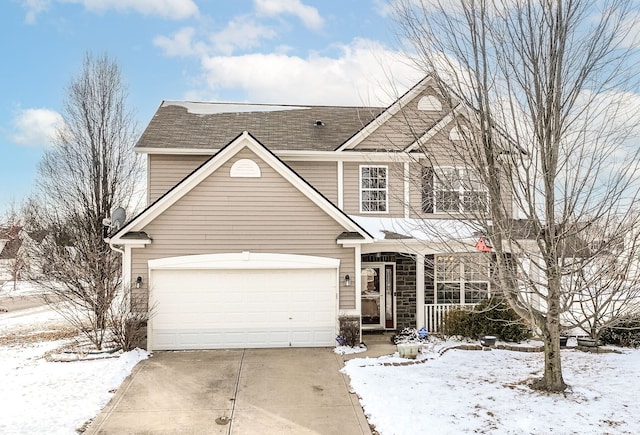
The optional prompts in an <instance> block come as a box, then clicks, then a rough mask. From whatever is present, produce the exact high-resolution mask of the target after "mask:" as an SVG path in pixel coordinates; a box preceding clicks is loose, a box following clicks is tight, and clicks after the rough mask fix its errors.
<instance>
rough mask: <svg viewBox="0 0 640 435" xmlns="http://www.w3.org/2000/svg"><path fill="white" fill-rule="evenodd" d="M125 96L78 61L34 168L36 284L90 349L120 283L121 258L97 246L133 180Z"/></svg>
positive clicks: (98, 64) (88, 60)
mask: <svg viewBox="0 0 640 435" xmlns="http://www.w3.org/2000/svg"><path fill="white" fill-rule="evenodd" d="M126 97H127V91H126V87H125V85H124V84H123V82H122V78H121V72H120V68H119V67H118V65H117V64H116V63H115V62H114V61H113V60H111V59H110V58H109V57H107V56H106V55H104V56H100V57H93V56H91V55H86V57H85V59H84V63H83V68H82V72H81V73H80V75H79V76H78V77H75V78H74V79H72V81H71V84H70V86H69V88H68V92H67V100H66V102H65V106H64V114H63V118H64V127H63V128H62V129H61V130H60V131H58V135H57V139H56V141H55V143H54V146H53V147H52V148H51V149H49V150H48V151H47V152H46V153H45V155H44V157H43V159H42V161H41V163H40V166H39V175H40V176H39V178H38V187H39V202H40V207H39V211H38V214H39V216H38V219H37V221H38V225H39V226H41V227H43V228H45V229H46V230H47V231H49V232H50V237H48V238H47V239H46V240H45V241H44V242H43V243H42V244H41V245H40V246H41V252H40V255H41V256H42V257H43V258H46V260H47V264H48V267H47V272H46V274H45V275H44V276H40V277H39V281H40V282H41V284H42V285H44V286H45V287H46V288H47V291H48V293H47V299H48V300H49V301H50V302H51V303H52V305H53V306H54V307H57V308H58V309H59V310H60V312H61V314H62V315H63V316H64V317H65V318H66V319H67V320H68V321H69V322H71V323H72V324H73V325H74V326H76V327H77V328H78V329H79V330H80V331H82V332H83V333H84V334H85V335H86V336H87V337H88V338H89V339H90V340H91V341H92V342H93V344H94V345H95V346H96V347H97V348H98V349H100V348H101V347H102V344H103V340H104V337H105V331H106V330H107V327H108V318H107V317H108V313H109V308H110V305H111V303H112V301H113V299H114V297H115V295H116V292H117V290H118V288H119V286H120V284H121V282H120V281H121V275H120V266H121V258H120V256H119V254H117V253H115V252H113V251H112V250H111V249H110V248H109V246H108V245H107V244H106V243H105V242H104V240H103V238H104V227H103V224H102V220H103V219H104V218H105V217H108V216H110V214H111V211H112V210H113V209H114V208H115V207H118V206H122V207H124V208H128V207H129V206H130V202H131V201H132V199H133V198H134V192H135V189H136V183H137V182H139V176H140V165H139V162H138V160H137V158H136V157H135V156H134V153H133V152H132V146H133V144H134V140H135V137H136V128H135V122H134V118H133V115H132V113H131V112H129V111H128V110H127V107H126ZM32 220H33V219H32Z"/></svg>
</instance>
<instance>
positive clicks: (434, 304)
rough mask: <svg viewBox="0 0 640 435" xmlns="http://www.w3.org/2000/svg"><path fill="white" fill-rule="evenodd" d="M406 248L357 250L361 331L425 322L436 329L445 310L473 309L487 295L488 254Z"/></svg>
mask: <svg viewBox="0 0 640 435" xmlns="http://www.w3.org/2000/svg"><path fill="white" fill-rule="evenodd" d="M405 248H406V247H405ZM407 251H408V250H406V249H405V250H404V252H402V251H400V250H399V251H396V252H391V251H383V252H369V253H363V254H362V255H361V264H360V270H361V276H360V288H359V292H358V293H359V294H358V298H359V302H360V303H359V313H360V318H361V322H362V329H363V331H367V330H383V331H384V330H401V329H403V328H418V329H419V328H422V327H425V328H426V329H427V331H429V332H430V333H434V332H441V330H442V322H443V319H444V317H445V315H446V313H447V312H448V311H450V310H452V309H459V308H468V309H470V308H473V307H474V306H475V305H476V304H478V303H479V302H481V301H482V300H484V299H486V298H487V297H488V296H489V293H490V284H489V274H490V267H489V263H490V254H486V253H479V252H461V253H447V254H446V255H445V254H432V253H427V254H425V253H423V252H415V251H414V252H407Z"/></svg>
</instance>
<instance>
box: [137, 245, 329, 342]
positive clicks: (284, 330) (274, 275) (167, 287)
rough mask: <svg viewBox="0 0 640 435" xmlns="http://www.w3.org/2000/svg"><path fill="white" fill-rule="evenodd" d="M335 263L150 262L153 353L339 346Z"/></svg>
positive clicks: (284, 259)
mask: <svg viewBox="0 0 640 435" xmlns="http://www.w3.org/2000/svg"><path fill="white" fill-rule="evenodd" d="M339 265H340V261H339V260H337V259H333V258H324V257H313V256H305V255H287V254H269V253H249V252H243V253H237V254H210V255H191V256H184V257H172V258H163V259H158V260H150V261H149V277H150V298H149V302H150V306H151V307H153V312H154V314H153V316H152V318H151V320H150V322H149V331H148V339H149V343H148V344H149V349H153V350H180V349H217V348H262V347H290V346H293V347H318V346H332V345H334V344H335V336H336V329H337V326H336V325H337V318H336V315H337V314H336V313H337V295H338V268H339Z"/></svg>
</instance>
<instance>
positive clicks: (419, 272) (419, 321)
mask: <svg viewBox="0 0 640 435" xmlns="http://www.w3.org/2000/svg"><path fill="white" fill-rule="evenodd" d="M423 326H425V319H424V255H423V254H416V328H418V329H420V328H422V327H423Z"/></svg>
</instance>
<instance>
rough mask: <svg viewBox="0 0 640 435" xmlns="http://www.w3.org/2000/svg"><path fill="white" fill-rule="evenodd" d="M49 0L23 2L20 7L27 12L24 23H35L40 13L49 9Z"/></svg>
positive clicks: (26, 0)
mask: <svg viewBox="0 0 640 435" xmlns="http://www.w3.org/2000/svg"><path fill="white" fill-rule="evenodd" d="M49 3H50V0H23V2H22V7H23V8H25V9H26V10H27V15H26V17H25V21H26V22H27V24H33V23H35V22H36V18H37V16H38V14H39V13H40V12H43V11H45V10H47V9H48V8H49Z"/></svg>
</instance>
